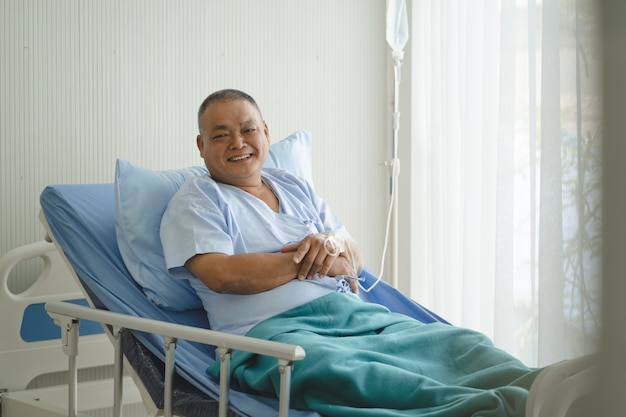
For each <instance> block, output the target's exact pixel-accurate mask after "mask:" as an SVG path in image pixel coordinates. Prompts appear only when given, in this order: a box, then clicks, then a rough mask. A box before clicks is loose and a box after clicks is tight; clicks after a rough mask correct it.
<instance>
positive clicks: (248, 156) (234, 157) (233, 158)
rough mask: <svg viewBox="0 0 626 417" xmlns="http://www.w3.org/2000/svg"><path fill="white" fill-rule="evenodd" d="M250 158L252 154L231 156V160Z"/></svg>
mask: <svg viewBox="0 0 626 417" xmlns="http://www.w3.org/2000/svg"><path fill="white" fill-rule="evenodd" d="M246 158H250V154H247V155H241V156H233V157H232V158H230V160H231V161H241V160H242V159H246Z"/></svg>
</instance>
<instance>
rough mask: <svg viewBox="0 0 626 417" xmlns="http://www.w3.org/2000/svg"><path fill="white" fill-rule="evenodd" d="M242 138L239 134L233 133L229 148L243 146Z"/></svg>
mask: <svg viewBox="0 0 626 417" xmlns="http://www.w3.org/2000/svg"><path fill="white" fill-rule="evenodd" d="M245 143H246V142H245V140H244V137H243V135H242V134H241V133H239V132H237V133H233V134H232V135H230V146H231V147H232V148H234V149H238V148H241V147H243V146H244V145H245Z"/></svg>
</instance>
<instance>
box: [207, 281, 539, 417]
mask: <svg viewBox="0 0 626 417" xmlns="http://www.w3.org/2000/svg"><path fill="white" fill-rule="evenodd" d="M248 336H252V337H258V338H262V339H268V340H274V341H278V342H284V343H291V344H295V345H300V346H302V347H303V348H304V349H305V351H306V358H305V359H304V360H303V361H300V362H297V363H296V364H295V367H294V371H293V374H292V386H291V388H292V390H291V407H292V408H296V409H307V410H315V411H318V412H319V413H320V414H322V415H325V416H353V417H357V416H372V417H374V416H375V417H384V416H438V417H448V416H449V417H461V416H475V417H477V416H484V417H489V416H491V417H495V416H524V410H525V403H526V397H527V395H528V388H529V387H530V384H531V383H532V381H533V379H534V378H535V376H536V374H537V372H538V370H533V369H530V368H528V367H526V366H524V365H523V364H522V363H521V362H519V361H518V360H516V359H515V358H513V357H512V356H510V355H509V354H507V353H505V352H504V351H502V350H499V349H497V348H495V347H494V346H493V344H492V343H491V342H490V341H489V339H487V338H486V337H485V336H484V335H482V334H480V333H477V332H474V331H470V330H467V329H462V328H457V327H454V326H450V325H447V324H442V323H434V324H423V323H420V322H418V321H416V320H414V319H412V318H409V317H407V316H404V315H401V314H395V313H391V312H389V310H387V309H386V308H385V307H383V306H380V305H377V304H371V303H365V302H363V301H361V300H360V299H358V298H357V297H355V296H354V295H352V294H343V293H334V294H329V295H326V296H324V297H321V298H319V299H317V300H314V301H312V302H310V303H307V304H305V305H303V306H301V307H297V308H294V309H292V310H289V311H287V312H285V313H282V314H280V315H278V316H275V317H272V318H270V319H268V320H265V321H264V322H262V323H260V324H258V325H257V326H255V327H254V328H253V329H252V330H251V331H250V332H249V333H248ZM231 365H232V368H231V372H232V375H231V378H232V382H233V384H235V386H236V387H238V388H239V389H241V390H243V391H246V392H252V393H256V394H262V395H267V396H272V397H276V396H277V393H278V392H279V372H278V365H277V362H276V360H275V359H273V358H268V357H262V356H257V355H252V354H248V353H244V352H235V353H234V354H233V359H232V362H231ZM207 372H208V373H209V374H210V375H212V376H213V377H216V378H217V377H218V376H219V363H217V364H215V365H213V366H211V367H209V368H208V369H207Z"/></svg>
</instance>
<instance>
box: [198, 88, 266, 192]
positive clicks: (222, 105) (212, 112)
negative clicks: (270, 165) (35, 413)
mask: <svg viewBox="0 0 626 417" xmlns="http://www.w3.org/2000/svg"><path fill="white" fill-rule="evenodd" d="M200 126H201V128H202V130H201V132H202V133H201V134H200V135H198V138H197V144H198V149H199V150H200V156H202V158H203V159H204V163H205V164H206V167H207V168H208V170H209V172H210V173H211V176H212V177H213V179H215V180H216V181H218V182H222V183H225V184H230V185H234V186H238V187H246V186H253V185H258V184H259V183H260V181H261V168H262V167H263V163H264V162H265V159H266V158H267V153H268V150H269V145H270V138H269V130H268V128H267V125H266V124H265V122H264V121H263V120H262V119H261V115H260V113H259V111H258V110H257V108H256V107H255V106H254V105H252V104H251V103H249V102H248V101H246V100H229V101H218V102H216V103H213V104H211V105H210V106H209V107H207V108H206V110H205V111H204V114H203V115H202V116H201V117H200Z"/></svg>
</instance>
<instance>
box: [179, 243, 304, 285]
mask: <svg viewBox="0 0 626 417" xmlns="http://www.w3.org/2000/svg"><path fill="white" fill-rule="evenodd" d="M185 267H186V268H187V269H188V270H189V271H190V272H191V273H192V274H193V275H194V276H196V277H197V278H198V279H200V280H201V281H202V282H203V283H204V284H205V285H206V286H207V287H209V288H210V289H211V290H213V291H215V292H217V293H230V294H256V293H259V292H263V291H267V290H270V289H272V288H275V287H278V286H279V285H282V284H284V283H286V282H288V281H291V280H292V279H294V278H296V276H297V274H298V269H299V266H298V265H297V264H296V263H295V262H294V261H293V255H292V254H288V253H245V254H237V255H227V254H224V253H205V254H199V255H195V256H194V257H192V258H191V259H189V260H188V261H187V262H186V263H185Z"/></svg>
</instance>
